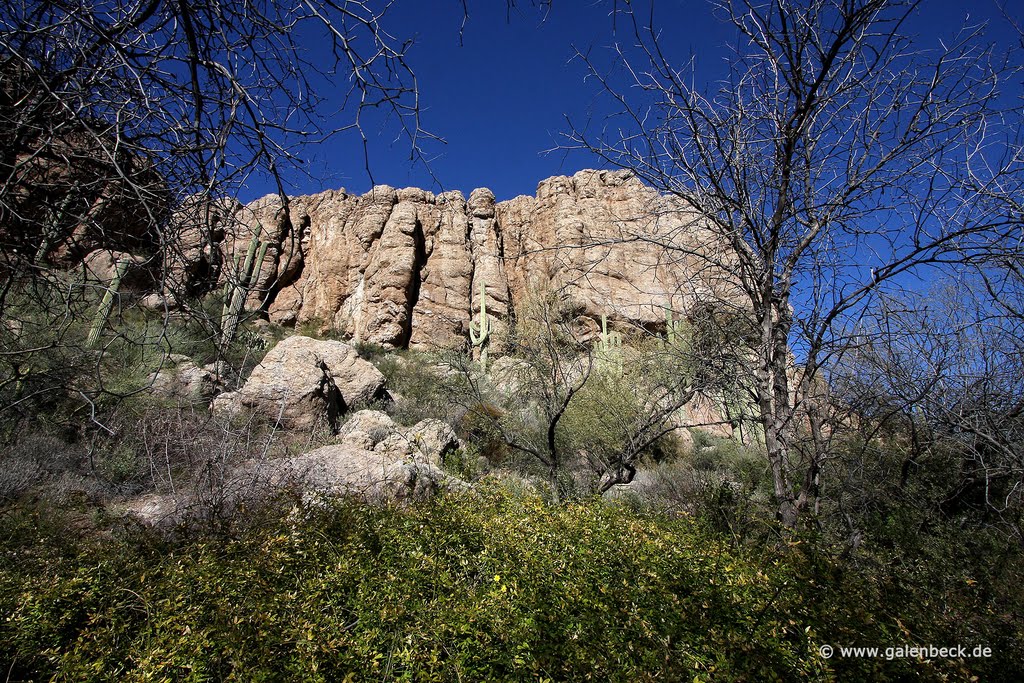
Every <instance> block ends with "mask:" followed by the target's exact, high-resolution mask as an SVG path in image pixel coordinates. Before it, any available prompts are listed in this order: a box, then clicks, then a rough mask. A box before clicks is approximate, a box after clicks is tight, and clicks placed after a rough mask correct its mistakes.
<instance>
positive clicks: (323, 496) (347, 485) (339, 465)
mask: <svg viewBox="0 0 1024 683" xmlns="http://www.w3.org/2000/svg"><path fill="white" fill-rule="evenodd" d="M468 488H469V485H468V484H466V483H465V482H463V481H462V480H461V479H457V478H455V477H451V476H449V475H447V474H445V473H444V472H442V471H441V470H440V469H439V468H437V467H436V466H434V465H432V464H430V463H427V462H422V461H416V460H411V459H408V458H405V457H403V454H401V453H393V452H390V451H385V450H381V449H377V450H373V451H371V450H366V449H362V448H358V447H355V446H351V445H349V444H334V445H330V446H323V447H322V448H318V449H316V450H314V451H310V452H309V453H306V454H304V455H299V456H296V457H292V458H278V459H272V460H251V461H248V462H245V463H243V464H241V465H240V466H238V467H236V468H233V469H231V470H230V471H228V472H226V473H225V476H224V477H223V478H222V481H221V490H220V491H218V492H217V495H216V500H215V501H211V500H209V496H208V492H206V491H202V492H199V491H182V492H179V493H177V494H163V495H161V494H153V495H148V496H145V497H142V498H137V499H135V500H133V501H130V502H129V503H128V504H127V506H126V512H127V513H128V514H129V515H130V516H132V517H134V518H135V519H136V520H138V521H139V522H140V523H142V524H143V525H145V526H150V527H162V526H166V527H170V526H173V525H175V524H179V523H182V522H188V521H190V520H195V519H202V518H203V517H204V516H205V515H208V514H210V513H211V512H212V511H217V512H219V514H230V513H231V512H232V511H234V510H236V509H238V508H240V507H241V506H244V505H246V504H249V503H259V502H260V501H263V500H267V499H268V498H271V497H272V496H273V495H274V494H275V493H279V492H282V491H290V492H292V493H297V494H299V495H300V497H301V499H302V500H303V502H304V503H306V504H307V505H315V504H317V503H321V502H323V501H325V500H327V499H330V498H332V497H337V496H357V497H359V498H361V499H363V500H367V501H371V502H382V501H398V502H415V501H422V500H426V499H428V498H430V497H431V496H434V495H435V494H437V493H438V492H440V491H443V490H451V491H464V490H467V489H468ZM204 495H205V496H206V497H205V498H204ZM211 502H215V503H216V507H215V508H213V507H212V506H211Z"/></svg>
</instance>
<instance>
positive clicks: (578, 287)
mask: <svg viewBox="0 0 1024 683" xmlns="http://www.w3.org/2000/svg"><path fill="white" fill-rule="evenodd" d="M238 216H239V220H240V221H241V226H240V227H239V228H238V229H237V230H236V231H235V234H234V235H233V236H231V237H229V238H228V239H226V240H225V244H226V245H227V246H226V252H227V253H226V255H225V260H227V258H228V257H230V255H232V254H234V255H236V256H235V258H237V254H238V253H244V249H245V246H246V245H247V243H248V239H249V236H251V234H253V233H254V231H255V227H256V225H261V226H262V234H263V235H264V236H266V237H267V238H268V239H271V240H272V244H271V246H270V247H269V248H268V250H267V256H266V258H265V259H264V263H263V264H262V265H261V268H260V276H259V278H258V287H257V291H256V292H254V293H253V295H252V296H251V297H250V302H249V303H250V306H256V305H259V304H260V301H261V300H265V301H266V304H265V306H266V307H267V310H268V313H269V315H270V318H271V319H272V320H274V321H276V322H279V323H282V324H286V325H292V324H302V323H306V322H311V321H316V322H317V323H318V324H319V325H320V326H321V327H323V328H333V329H335V330H337V331H340V332H341V333H342V334H343V335H346V336H348V337H350V338H352V339H355V340H360V341H366V342H372V343H377V344H381V345H384V346H388V347H404V346H413V347H418V348H440V347H447V346H460V345H464V344H465V343H466V340H467V336H468V335H467V330H468V323H469V321H470V319H471V317H472V316H475V315H476V314H477V313H478V312H479V310H480V287H481V284H482V285H483V286H484V291H485V296H486V299H487V311H488V314H489V315H491V316H493V317H494V320H492V322H494V323H495V328H496V331H497V332H499V336H500V331H501V329H502V327H503V326H504V325H505V321H507V320H508V319H509V318H510V317H513V316H514V315H515V312H516V309H517V307H520V306H521V305H522V303H523V302H524V300H525V299H526V297H527V296H528V295H529V292H530V291H531V290H532V289H533V288H536V287H544V286H550V287H555V288H557V289H559V290H560V291H562V292H564V296H566V297H571V298H572V299H573V300H575V301H577V302H578V303H579V305H580V310H581V312H582V315H584V316H586V317H589V318H591V319H592V320H599V319H600V317H601V315H602V314H605V315H607V316H608V318H609V319H610V320H612V321H615V322H616V324H617V326H618V327H620V328H622V327H626V328H628V327H629V326H636V327H643V328H647V329H657V328H658V327H659V325H663V324H664V307H665V306H671V307H672V308H673V309H674V310H675V311H677V312H680V311H686V310H689V309H690V308H691V307H692V306H693V305H694V304H695V302H696V301H698V300H700V299H702V298H707V296H708V293H709V292H711V291H714V290H717V289H721V288H722V286H723V285H722V284H721V283H720V282H716V280H721V278H716V273H715V272H712V270H714V269H707V268H704V269H703V271H702V270H700V268H699V265H700V264H703V263H705V259H704V258H701V257H699V256H698V255H697V254H699V253H701V252H702V251H704V252H707V251H708V250H713V249H715V248H716V246H715V245H716V240H715V239H714V236H713V234H712V233H711V232H710V231H709V230H708V229H707V228H706V226H705V223H704V221H703V220H702V219H701V217H700V216H698V215H696V214H694V213H693V212H690V211H688V210H686V209H685V208H684V207H683V206H682V205H681V204H680V203H678V202H677V201H676V200H674V199H672V198H668V197H664V196H661V195H660V194H658V193H657V192H656V191H654V190H652V189H650V188H648V187H646V186H644V185H643V184H642V183H641V182H640V181H639V180H638V179H636V178H635V177H633V176H632V175H631V174H630V173H628V172H623V171H580V172H579V173H577V174H575V175H574V176H571V177H570V176H558V177H554V178H549V179H547V180H545V181H542V182H541V183H540V184H539V185H538V188H537V195H536V197H526V196H523V197H516V198H515V199H511V200H509V201H505V202H496V201H495V197H494V194H493V193H492V192H491V191H490V190H487V189H483V188H482V189H477V190H474V191H473V192H472V193H471V194H470V196H469V199H468V200H466V199H464V198H463V196H462V194H461V193H459V192H446V193H443V194H440V195H434V194H433V193H430V192H425V191H423V190H418V189H415V188H406V189H401V190H396V189H394V188H391V187H388V186H385V185H382V186H377V187H375V188H374V189H373V190H372V191H371V192H369V193H367V194H365V195H363V196H360V197H356V196H350V195H347V194H345V192H344V191H339V192H325V193H322V194H319V195H314V196H310V197H296V198H293V199H291V200H290V220H285V218H286V216H285V215H284V213H283V212H282V211H281V209H280V202H279V200H278V199H276V198H264V199H262V200H258V201H257V202H254V203H253V204H251V205H249V206H248V207H246V208H245V209H244V210H243V211H240V212H239V214H238ZM656 245H660V246H656ZM665 245H667V246H669V247H671V248H670V249H668V250H666V249H664V248H662V247H663V246H665ZM666 255H668V257H666ZM724 265H727V264H724ZM716 272H718V273H720V272H722V271H720V270H718V271H716ZM261 297H262V299H261Z"/></svg>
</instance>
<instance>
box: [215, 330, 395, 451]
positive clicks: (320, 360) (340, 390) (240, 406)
mask: <svg viewBox="0 0 1024 683" xmlns="http://www.w3.org/2000/svg"><path fill="white" fill-rule="evenodd" d="M384 384H385V379H384V376H383V375H382V374H381V373H380V372H379V371H378V370H377V368H375V367H374V366H373V365H372V364H371V363H369V362H367V361H365V360H363V359H362V358H360V357H359V354H358V353H356V350H355V349H354V348H352V347H351V346H349V345H348V344H344V343H342V342H339V341H321V340H317V339H311V338H309V337H301V336H295V337H289V338H287V339H285V340H283V341H282V342H281V343H279V344H278V345H277V346H275V347H274V348H273V349H271V350H270V351H269V352H268V353H267V355H266V356H265V357H264V358H263V361H262V362H261V363H260V364H259V365H257V366H256V367H255V368H254V369H253V371H252V374H250V375H249V379H248V380H246V382H245V384H244V385H243V386H242V388H241V389H239V390H238V391H232V392H228V393H225V394H221V395H219V396H217V398H216V399H214V401H213V405H212V408H213V410H214V412H217V413H221V414H228V415H231V414H237V413H241V412H243V411H245V410H252V411H255V412H257V413H260V414H262V415H264V416H265V417H267V418H269V419H271V420H274V421H275V422H277V423H279V424H281V425H282V426H283V427H285V428H287V429H296V430H302V429H311V428H313V427H315V426H317V425H318V424H325V425H326V426H327V427H328V428H330V429H331V430H332V431H335V430H336V429H337V426H338V418H339V416H340V415H342V414H343V413H345V412H346V411H347V410H348V408H349V407H350V406H352V405H353V404H355V403H360V402H368V401H371V400H373V399H375V398H379V397H381V396H382V395H383V393H384Z"/></svg>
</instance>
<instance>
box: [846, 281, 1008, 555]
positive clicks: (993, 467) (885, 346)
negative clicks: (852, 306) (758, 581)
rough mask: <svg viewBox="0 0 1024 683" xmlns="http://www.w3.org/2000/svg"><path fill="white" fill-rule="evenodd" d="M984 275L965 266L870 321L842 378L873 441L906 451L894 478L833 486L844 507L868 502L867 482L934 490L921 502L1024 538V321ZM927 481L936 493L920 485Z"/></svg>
mask: <svg viewBox="0 0 1024 683" xmlns="http://www.w3.org/2000/svg"><path fill="white" fill-rule="evenodd" d="M976 277H977V275H976V274H973V273H972V272H971V271H970V270H967V271H965V272H964V273H961V274H960V275H959V276H958V278H957V279H956V280H950V281H947V282H945V283H944V284H943V286H941V287H937V288H934V289H932V290H931V291H929V292H928V293H926V294H916V295H915V294H913V293H909V292H904V293H901V295H900V296H899V298H896V297H889V296H887V297H884V298H882V300H881V301H880V302H879V304H878V305H876V306H874V307H872V310H871V311H870V312H869V314H868V315H867V316H865V318H864V320H863V321H862V322H861V324H860V326H859V329H858V332H857V334H856V340H857V343H856V348H855V350H854V351H852V352H851V353H848V354H847V355H846V357H845V358H844V360H843V362H842V363H841V364H839V365H838V367H837V368H835V369H834V372H833V377H832V384H833V386H834V387H835V388H836V390H837V394H838V396H839V397H841V399H842V401H843V402H845V403H848V404H849V405H850V406H851V407H853V408H854V409H855V410H856V413H857V415H858V416H859V418H860V419H859V420H858V425H857V426H858V430H859V431H860V433H861V435H862V439H861V443H863V444H864V449H869V448H874V447H876V446H878V445H879V444H881V446H882V450H884V451H886V452H888V453H889V454H890V455H893V454H895V455H898V457H896V458H890V461H889V463H888V467H889V468H891V471H890V472H889V473H887V474H885V475H884V476H882V475H877V474H876V475H875V476H872V477H865V478H863V481H856V482H851V481H849V479H850V477H849V476H847V481H844V482H843V483H842V484H841V485H839V486H836V487H834V490H833V492H832V494H831V495H830V496H829V498H830V500H831V502H833V503H835V504H837V505H838V506H839V507H840V508H841V509H844V510H845V511H849V509H850V508H851V507H855V506H857V505H860V504H863V503H862V502H863V501H864V500H869V499H870V498H871V497H872V493H871V491H869V490H868V489H874V490H875V491H896V492H901V493H905V494H906V496H907V497H908V498H909V493H906V492H909V491H911V490H913V491H915V492H917V495H920V491H921V490H922V488H925V493H926V494H929V495H925V496H923V499H921V500H915V501H914V502H915V503H917V504H919V505H925V506H931V507H932V508H933V509H934V511H935V512H938V513H940V514H943V515H945V516H947V517H961V518H963V517H970V518H971V519H972V521H975V522H980V523H983V524H992V525H998V526H1000V527H1002V528H1003V529H1004V530H1006V531H1008V532H1009V533H1010V534H1011V535H1013V536H1015V537H1016V538H1017V540H1018V541H1020V540H1021V538H1022V536H1021V532H1022V530H1021V513H1022V510H1024V459H1022V457H1021V453H1022V450H1021V449H1022V446H1024V362H1022V359H1024V320H1022V319H1020V318H1017V317H1016V316H1012V315H1006V314H1005V313H1004V312H1003V311H1002V310H1001V309H1000V305H999V304H998V302H994V301H993V300H992V299H990V298H989V297H988V295H987V292H986V290H985V287H983V286H978V285H977V284H976V283H973V282H964V278H971V279H974V278H976ZM863 455H864V454H863V453H861V454H860V455H859V456H858V455H857V454H855V459H857V458H858V457H863ZM837 469H844V470H845V471H847V472H852V471H853V470H854V468H852V467H849V466H845V467H842V468H837ZM859 469H860V470H861V471H863V470H864V468H859ZM936 470H938V472H937V471H936ZM922 473H926V474H922ZM923 478H927V479H928V480H929V481H928V483H929V485H930V487H931V489H932V490H930V491H929V490H927V487H922V486H914V484H915V479H923ZM856 479H861V477H856ZM851 483H852V484H853V485H850V484H851Z"/></svg>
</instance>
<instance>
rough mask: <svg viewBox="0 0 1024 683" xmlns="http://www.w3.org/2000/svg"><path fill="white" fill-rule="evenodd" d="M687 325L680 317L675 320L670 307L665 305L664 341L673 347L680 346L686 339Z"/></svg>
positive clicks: (677, 347)
mask: <svg viewBox="0 0 1024 683" xmlns="http://www.w3.org/2000/svg"><path fill="white" fill-rule="evenodd" d="M687 336H688V335H687V325H686V321H685V320H683V319H682V318H680V319H679V320H676V319H675V318H674V315H673V313H672V309H671V308H669V307H668V306H666V307H665V341H666V343H667V344H668V345H669V346H670V347H672V348H674V349H679V348H682V345H683V344H685V343H686V342H687V341H688V339H687Z"/></svg>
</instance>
